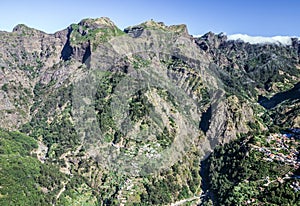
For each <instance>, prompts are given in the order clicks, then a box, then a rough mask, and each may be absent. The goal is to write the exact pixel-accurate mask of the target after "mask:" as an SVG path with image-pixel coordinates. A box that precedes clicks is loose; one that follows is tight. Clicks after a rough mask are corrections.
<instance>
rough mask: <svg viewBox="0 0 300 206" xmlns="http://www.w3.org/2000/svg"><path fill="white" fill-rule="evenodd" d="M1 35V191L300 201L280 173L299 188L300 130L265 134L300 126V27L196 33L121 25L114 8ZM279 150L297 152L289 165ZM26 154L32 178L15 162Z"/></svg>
mask: <svg viewBox="0 0 300 206" xmlns="http://www.w3.org/2000/svg"><path fill="white" fill-rule="evenodd" d="M0 36H1V37H0V41H1V42H0V44H1V47H0V67H1V70H0V87H1V90H0V96H1V98H0V101H1V104H0V105H1V107H0V108H1V110H0V113H1V116H2V117H3V118H1V119H0V122H1V127H2V132H1V137H0V138H1V139H0V140H1V148H0V149H1V151H2V152H1V157H3V162H2V163H1V171H2V172H4V171H8V172H4V173H3V176H1V177H2V178H3V182H4V183H5V184H4V183H3V184H1V187H0V201H1V204H3V205H18V204H25V205H26V201H28V202H33V203H34V202H36V203H37V204H39V203H38V202H40V204H42V203H43V204H42V205H47V204H49V205H53V204H54V205H82V204H86V205H122V204H124V205H170V204H172V203H176V202H178V204H179V203H188V204H192V205H196V204H209V203H210V201H211V200H212V201H213V202H214V203H215V204H227V203H228V204H231V203H232V204H245V203H248V202H249V201H250V202H249V204H252V203H253V204H254V202H259V203H274V204H277V203H278V202H280V201H281V199H278V200H277V199H274V198H273V197H275V196H277V197H279V194H280V195H281V196H282V197H283V198H282V201H286V202H289V203H290V204H293V203H295V202H296V200H297V197H298V196H297V195H298V193H297V192H295V193H294V194H293V195H294V196H293V197H292V199H289V198H287V197H290V196H291V195H292V194H291V193H292V191H293V190H292V189H289V190H278V191H277V190H276V189H274V188H275V186H277V182H276V181H273V180H274V179H275V178H282V179H281V180H280V181H281V182H283V183H281V182H279V183H278V184H281V185H280V187H282V188H288V187H289V188H296V185H297V184H298V183H299V182H298V181H299V180H298V179H297V178H294V176H293V175H297V174H298V173H297V171H298V169H297V168H298V166H299V165H298V163H297V161H298V160H297V159H295V155H297V154H296V153H295V152H293V151H294V150H295V148H296V149H297V146H298V140H295V141H294V142H289V143H288V144H289V147H286V148H281V149H282V150H284V151H276V152H277V153H275V152H273V149H275V146H276V145H274V144H275V143H274V142H273V141H274V140H273V139H271V140H270V142H268V141H269V139H270V138H271V137H270V136H272V135H273V136H274V135H280V132H283V131H289V129H291V128H297V127H299V120H300V119H299V118H300V117H299V112H298V111H299V91H298V90H299V45H300V44H299V42H298V40H297V39H293V40H292V42H293V43H292V45H288V46H284V45H277V44H258V45H252V44H249V43H244V42H241V41H227V40H226V36H225V35H222V34H219V35H215V34H213V33H208V34H206V35H204V36H202V37H200V38H194V37H192V36H191V35H189V34H188V31H187V28H186V26H185V25H175V26H166V25H164V24H163V23H161V22H154V21H152V20H151V21H148V22H145V23H142V24H140V25H137V26H132V27H128V28H126V29H125V30H124V31H121V30H120V29H119V28H117V27H116V26H115V25H114V23H113V22H111V21H110V20H109V19H108V18H99V19H84V20H82V21H81V22H80V23H78V24H72V25H70V26H69V27H68V28H67V29H65V30H62V31H59V32H57V33H55V34H46V33H44V32H41V31H38V30H35V29H32V28H29V27H27V26H25V25H18V26H16V27H15V28H14V30H13V32H0ZM8 130H16V131H19V132H22V133H23V134H21V133H19V132H8ZM293 134H294V133H293ZM295 135H296V134H295ZM284 138H286V137H284ZM275 141H276V140H275ZM278 141H279V140H278ZM282 141H283V140H282ZM261 142H263V144H262V143H261ZM27 144H28V145H31V146H30V147H27V146H26V145H27ZM18 145H19V146H18ZM217 145H218V146H217ZM222 145H223V146H222ZM241 145H242V146H241ZM216 146H217V148H216V149H215V150H214V148H215V147H216ZM23 147H24V148H23ZM25 147H26V148H25ZM232 148H234V149H232ZM262 148H263V149H265V150H268V151H269V150H270V151H271V152H269V153H268V154H265V153H264V152H262V151H261V150H262ZM213 150H214V152H213V153H212V154H211V155H210V153H211V152H212V151H213ZM25 151H26V152H25ZM273 153H274V155H277V156H278V155H280V154H281V153H282V155H284V157H282V158H287V159H288V160H291V161H294V162H291V164H284V168H285V169H284V170H280V171H279V170H278V168H279V167H278V166H277V164H283V163H282V161H278V160H273V161H272V162H271V161H270V160H265V159H264V158H270V157H265V155H270V154H273ZM289 154H290V155H292V156H291V158H288V157H287V155H289ZM253 155H254V156H253ZM207 156H208V159H207V160H206V162H204V163H203V164H202V165H201V164H200V163H201V161H203V160H204V159H205V158H206V157H207ZM250 157H251V158H250ZM16 158H17V159H16ZM278 158H279V157H278ZM292 158H293V159H292ZM233 160H236V161H237V163H235V161H233ZM1 161H2V160H1ZM16 161H17V162H16ZM228 161H229V162H228ZM264 161H266V162H267V163H268V164H270V168H271V169H266V170H260V169H250V170H249V169H247V168H249V167H250V166H251V167H252V165H255V166H257V167H258V165H260V164H258V162H259V163H261V164H262V162H264ZM10 162H11V163H10ZM230 164H235V165H230ZM203 165H204V166H203ZM249 165H250V166H249ZM23 166H24V167H23ZM248 166H249V167H248ZM276 166H277V167H276ZM20 167H23V168H24V169H23V170H21V171H22V172H21V171H20V172H21V173H22V175H21V176H24V177H25V176H26V177H28V179H26V181H21V179H20V176H18V172H9V171H12V170H14V168H16V169H17V168H20ZM251 167H250V168H251ZM253 167H254V166H253ZM275 167H276V168H275ZM201 168H202V172H201V174H202V177H203V179H202V177H201V176H200V170H201ZM245 168H246V169H247V171H246V169H245ZM267 168H268V167H267ZM272 169H273V170H272ZM15 171H17V170H15ZM283 171H284V172H285V173H284V172H283ZM207 172H209V173H207ZM252 172H255V173H257V174H259V175H257V177H256V178H257V179H249V175H251V174H252ZM21 173H20V174H21ZM285 174H287V175H288V176H284V175H285ZM228 175H231V176H230V177H228ZM267 176H268V177H269V178H268V181H269V182H266V183H264V182H262V184H265V185H266V184H267V185H266V186H264V185H262V186H261V185H260V183H258V182H259V181H260V179H264V178H265V179H266V178H267ZM27 180H28V181H27ZM50 180H55V181H50ZM223 181H225V183H224V182H223ZM247 181H248V182H247ZM265 181H267V180H265ZM1 182H2V181H1ZM245 182H247V184H253V185H254V186H253V185H250V186H249V185H245V184H246V183H245ZM273 182H274V184H273ZM221 183H222V184H221ZM223 183H224V184H223ZM13 185H15V187H12V186H13ZM246 187H247V188H248V187H251V189H253V194H248V193H247V192H249V191H248V189H245V190H244V189H243V188H246ZM269 187H270V188H271V189H269ZM241 188H242V189H241ZM203 190H204V191H203ZM260 190H263V191H264V192H265V193H261V192H259V194H257V192H256V191H260ZM268 191H270V192H269V193H268ZM285 191H286V192H285ZM272 192H273V193H272ZM203 194H204V195H203ZM229 194H230V195H229ZM262 194H264V195H265V196H266V197H265V198H263V197H262V196H261V195H262ZM201 195H202V196H201ZM247 195H248V196H247ZM200 196H201V197H202V198H201V199H200ZM237 196H238V197H239V198H236V197H237ZM25 198H27V199H26V200H25ZM253 199H254V201H253ZM271 200H272V201H271ZM234 201H236V202H234ZM200 202H201V203H200Z"/></svg>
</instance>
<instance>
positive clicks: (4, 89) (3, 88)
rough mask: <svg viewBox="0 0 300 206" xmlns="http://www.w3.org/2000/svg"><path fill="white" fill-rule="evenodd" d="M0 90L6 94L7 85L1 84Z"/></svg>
mask: <svg viewBox="0 0 300 206" xmlns="http://www.w3.org/2000/svg"><path fill="white" fill-rule="evenodd" d="M1 89H2V91H4V92H8V84H7V83H5V84H3V85H2V87H1Z"/></svg>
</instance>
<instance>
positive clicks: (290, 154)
mask: <svg viewBox="0 0 300 206" xmlns="http://www.w3.org/2000/svg"><path fill="white" fill-rule="evenodd" d="M296 132H299V135H298V134H296V133H295V132H293V133H285V134H271V135H270V136H269V137H268V138H267V139H266V141H267V142H268V143H269V144H270V145H271V147H257V146H256V147H254V148H256V149H257V150H258V151H260V152H262V153H264V154H265V157H264V159H265V160H267V161H271V162H272V161H279V162H283V163H285V164H289V165H292V166H294V167H295V168H299V167H300V158H299V151H298V147H299V146H300V142H299V139H298V138H299V136H300V131H299V130H296Z"/></svg>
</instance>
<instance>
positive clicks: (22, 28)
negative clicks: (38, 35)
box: [13, 24, 36, 34]
mask: <svg viewBox="0 0 300 206" xmlns="http://www.w3.org/2000/svg"><path fill="white" fill-rule="evenodd" d="M32 31H36V29H33V28H30V27H28V26H27V25H25V24H18V25H16V26H15V27H14V28H13V32H16V33H19V34H27V33H28V32H32Z"/></svg>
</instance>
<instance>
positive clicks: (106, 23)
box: [79, 17, 116, 29]
mask: <svg viewBox="0 0 300 206" xmlns="http://www.w3.org/2000/svg"><path fill="white" fill-rule="evenodd" d="M79 25H81V26H85V27H87V28H91V29H97V28H105V27H110V28H114V27H116V25H115V24H114V23H113V22H112V21H111V20H110V19H109V18H108V17H101V18H94V19H93V18H87V19H83V20H81V21H80V22H79Z"/></svg>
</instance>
